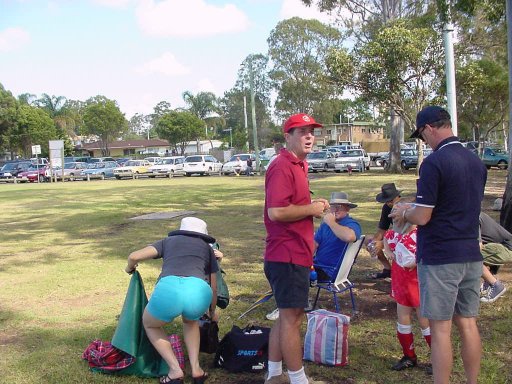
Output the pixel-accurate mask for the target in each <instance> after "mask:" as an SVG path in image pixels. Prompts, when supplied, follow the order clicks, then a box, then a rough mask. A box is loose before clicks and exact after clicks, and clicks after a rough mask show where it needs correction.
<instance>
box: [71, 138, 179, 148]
mask: <svg viewBox="0 0 512 384" xmlns="http://www.w3.org/2000/svg"><path fill="white" fill-rule="evenodd" d="M168 146H169V142H168V141H166V140H161V139H150V140H119V141H112V142H110V143H109V148H110V149H115V148H123V149H124V148H148V147H168ZM81 148H82V149H88V150H93V149H100V148H101V146H100V142H99V141H95V142H93V143H85V144H82V146H81Z"/></svg>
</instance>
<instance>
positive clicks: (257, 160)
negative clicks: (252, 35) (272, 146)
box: [249, 55, 260, 171]
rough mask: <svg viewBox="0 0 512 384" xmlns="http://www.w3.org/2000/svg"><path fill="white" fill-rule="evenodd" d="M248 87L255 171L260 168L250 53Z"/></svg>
mask: <svg viewBox="0 0 512 384" xmlns="http://www.w3.org/2000/svg"><path fill="white" fill-rule="evenodd" d="M249 87H250V88H251V117H252V138H253V141H254V152H255V156H256V171H259V170H260V154H259V152H260V151H259V147H258V131H257V129H256V105H255V102H254V99H255V94H254V73H253V71H252V55H251V57H250V59H249Z"/></svg>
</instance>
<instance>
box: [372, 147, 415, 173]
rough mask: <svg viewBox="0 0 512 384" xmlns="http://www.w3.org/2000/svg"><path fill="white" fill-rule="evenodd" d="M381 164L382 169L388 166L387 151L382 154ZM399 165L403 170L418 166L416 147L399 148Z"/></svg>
mask: <svg viewBox="0 0 512 384" xmlns="http://www.w3.org/2000/svg"><path fill="white" fill-rule="evenodd" d="M424 155H425V153H424ZM381 164H382V167H383V168H384V169H387V168H388V167H389V152H388V153H387V154H385V155H383V156H382V158H381ZM400 166H401V167H402V169H405V170H408V169H410V168H416V167H417V166H418V151H417V150H416V149H401V150H400Z"/></svg>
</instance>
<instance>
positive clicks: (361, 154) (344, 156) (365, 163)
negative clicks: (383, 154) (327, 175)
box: [334, 149, 370, 172]
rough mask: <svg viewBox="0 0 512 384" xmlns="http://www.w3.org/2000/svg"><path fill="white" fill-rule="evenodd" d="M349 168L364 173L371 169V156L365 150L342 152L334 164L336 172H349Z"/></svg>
mask: <svg viewBox="0 0 512 384" xmlns="http://www.w3.org/2000/svg"><path fill="white" fill-rule="evenodd" d="M349 168H350V169H352V170H353V171H358V172H364V171H365V170H369V169H370V156H369V155H368V154H367V153H366V152H365V150H364V149H347V150H344V151H341V153H340V155H339V156H338V158H337V159H336V161H335V162H334V170H335V171H336V172H347V171H348V170H349Z"/></svg>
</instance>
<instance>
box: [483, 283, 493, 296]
mask: <svg viewBox="0 0 512 384" xmlns="http://www.w3.org/2000/svg"><path fill="white" fill-rule="evenodd" d="M490 287H491V284H489V283H488V282H487V281H484V282H483V283H482V285H480V297H483V296H486V295H487V291H488V290H489V288H490Z"/></svg>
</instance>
